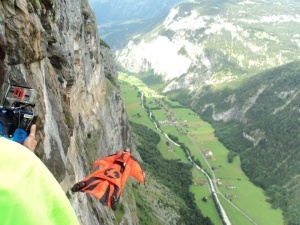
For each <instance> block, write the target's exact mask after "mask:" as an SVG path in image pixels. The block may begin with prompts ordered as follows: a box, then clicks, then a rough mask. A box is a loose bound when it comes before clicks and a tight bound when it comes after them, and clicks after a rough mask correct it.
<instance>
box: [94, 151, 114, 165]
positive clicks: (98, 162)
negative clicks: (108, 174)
mask: <svg viewBox="0 0 300 225" xmlns="http://www.w3.org/2000/svg"><path fill="white" fill-rule="evenodd" d="M115 157H116V154H114V155H110V156H107V157H103V158H100V159H97V160H96V161H95V162H94V163H93V167H96V166H107V165H111V164H113V163H114V161H115Z"/></svg>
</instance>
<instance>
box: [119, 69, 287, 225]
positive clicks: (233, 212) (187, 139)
mask: <svg viewBox="0 0 300 225" xmlns="http://www.w3.org/2000/svg"><path fill="white" fill-rule="evenodd" d="M119 79H120V81H121V90H122V97H123V99H124V101H125V105H126V110H127V114H128V117H129V120H130V121H133V122H135V123H142V124H144V125H146V126H148V127H149V128H151V129H153V130H156V128H155V126H154V124H153V121H151V120H150V119H149V117H148V114H147V112H146V111H145V110H144V109H143V108H142V106H141V98H140V96H139V95H138V92H139V91H141V92H143V94H144V96H145V97H146V105H147V107H148V108H149V109H150V110H151V109H153V110H151V112H152V113H153V115H154V117H155V120H156V121H158V122H161V123H162V124H160V129H161V130H162V131H163V132H165V133H167V134H171V135H174V136H176V137H177V138H178V141H179V142H180V143H184V144H185V146H187V147H188V148H189V150H190V152H191V155H192V156H193V158H194V159H199V161H200V163H201V165H202V168H203V169H205V170H206V171H207V172H208V173H209V174H212V173H213V172H214V173H215V176H216V178H217V179H219V181H220V182H221V183H222V184H221V185H220V187H219V190H220V191H221V193H222V195H224V196H225V195H227V197H228V198H229V199H231V200H230V201H229V200H227V199H225V198H223V197H221V196H220V197H219V199H220V201H221V203H222V205H223V207H224V209H225V211H226V213H227V215H228V217H229V219H230V221H231V222H232V224H233V225H248V224H254V223H253V222H251V221H250V220H249V219H248V218H246V217H245V216H244V215H243V214H242V213H241V212H240V211H239V210H237V209H236V208H234V207H233V206H232V205H231V204H230V203H229V202H231V203H233V204H234V205H235V206H236V207H238V208H239V209H240V210H241V211H242V212H243V213H245V214H247V215H248V216H249V217H250V218H251V220H253V221H255V223H256V224H262V225H269V224H276V225H281V224H284V222H283V216H282V212H281V211H280V210H278V209H277V210H275V209H272V208H271V205H270V204H269V203H268V202H267V197H266V196H265V195H264V192H263V190H262V189H260V188H258V187H256V186H255V185H253V184H252V183H251V182H250V181H249V179H248V177H247V176H246V175H245V174H244V172H243V171H242V170H241V167H240V159H239V157H235V158H234V160H233V162H232V163H228V162H227V154H228V152H229V151H228V149H226V148H225V147H224V146H223V144H222V143H220V142H219V141H218V139H217V138H216V137H215V136H214V130H213V128H212V126H211V125H210V124H208V123H206V122H204V121H202V120H201V118H200V117H199V116H198V115H197V114H195V113H194V112H193V111H192V110H190V109H187V108H178V107H180V105H179V104H178V103H175V102H171V101H170V100H167V99H166V98H165V97H164V96H161V95H158V94H156V93H155V92H154V91H153V90H149V89H148V88H147V86H146V85H144V84H143V83H142V82H141V81H140V80H138V79H136V78H134V77H131V76H127V75H125V74H120V76H119ZM158 108H161V109H158ZM163 121H165V122H166V121H168V123H166V124H164V123H163ZM160 136H161V141H160V143H159V144H158V148H159V151H160V152H161V154H162V155H163V157H164V158H166V159H180V160H182V161H183V162H186V163H189V162H188V160H187V158H186V156H185V153H184V152H183V150H182V149H181V148H180V147H178V146H176V145H174V144H173V143H172V142H170V141H169V140H168V139H167V138H166V137H165V135H163V134H162V133H160ZM167 143H168V144H167ZM207 153H210V157H209V158H208V159H207V161H208V163H209V164H208V163H207V162H206V160H205V159H204V154H207ZM211 168H214V171H212V170H211ZM192 176H193V180H194V182H195V185H193V186H191V187H190V190H191V192H192V193H194V194H195V199H196V203H197V206H198V207H199V208H200V210H201V211H202V213H203V215H205V216H208V217H210V218H211V220H212V221H213V222H214V223H215V224H216V225H218V224H222V222H221V220H220V218H219V216H218V213H217V210H216V209H215V206H214V204H213V201H212V199H211V198H209V195H210V192H209V188H208V186H207V184H205V185H203V186H201V185H200V182H201V181H205V182H206V183H207V180H206V178H205V176H204V175H203V174H202V173H201V171H199V170H197V169H196V168H194V169H193V170H192ZM204 197H208V199H207V201H206V202H205V201H203V198H204Z"/></svg>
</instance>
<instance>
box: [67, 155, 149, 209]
mask: <svg viewBox="0 0 300 225" xmlns="http://www.w3.org/2000/svg"><path fill="white" fill-rule="evenodd" d="M97 166H101V168H100V169H99V170H97V171H96V172H94V173H92V174H91V175H89V176H88V177H86V178H84V179H83V180H82V181H80V182H78V183H77V184H75V185H74V186H73V187H72V188H71V190H72V191H73V192H76V191H81V192H86V193H89V194H92V195H94V196H95V197H96V198H97V199H99V200H100V202H101V203H102V204H103V205H107V206H109V207H111V208H112V209H113V210H116V208H117V205H118V202H119V198H120V195H121V193H122V191H123V189H124V187H125V183H126V181H127V179H128V177H129V176H132V177H134V178H135V179H137V180H138V181H139V182H141V183H143V184H144V183H145V179H144V174H143V170H142V168H141V166H140V164H139V163H138V162H137V161H136V159H134V157H133V156H132V155H131V153H130V152H128V151H120V152H118V153H116V154H114V155H111V156H107V157H104V158H100V159H98V160H96V161H95V162H94V163H93V167H97Z"/></svg>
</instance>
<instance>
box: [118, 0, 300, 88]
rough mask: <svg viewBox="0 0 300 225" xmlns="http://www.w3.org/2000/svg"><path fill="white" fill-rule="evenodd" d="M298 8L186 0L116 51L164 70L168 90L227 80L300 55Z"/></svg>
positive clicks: (131, 63) (138, 64)
mask: <svg viewBox="0 0 300 225" xmlns="http://www.w3.org/2000/svg"><path fill="white" fill-rule="evenodd" d="M299 10H300V4H299V2H297V1H294V0H280V1H276V2H269V1H261V0H255V1H237V0H236V1H197V2H196V1H194V2H188V3H182V4H180V5H178V6H176V7H175V8H173V9H172V10H171V12H170V13H169V15H168V16H167V17H166V18H165V19H164V20H163V21H162V22H161V23H160V24H159V25H158V26H156V28H155V29H152V30H151V31H150V32H148V33H146V34H144V33H141V35H140V36H138V37H135V38H133V39H132V40H131V41H130V42H129V43H128V44H127V46H126V47H125V48H123V49H120V50H118V51H117V53H116V54H117V61H118V63H119V64H120V65H121V66H122V67H123V69H124V70H127V71H130V72H133V73H139V72H145V71H149V72H151V71H153V72H152V74H156V75H160V76H161V77H162V78H163V79H164V80H165V81H167V82H169V85H168V86H167V87H166V88H165V91H168V90H171V89H176V88H182V87H185V88H190V89H195V88H197V87H198V86H202V85H207V84H216V83H223V82H228V81H230V80H234V79H236V78H237V77H238V76H241V75H242V74H246V73H254V72H255V71H259V70H263V69H267V68H272V67H274V66H278V65H282V64H285V63H288V62H291V61H293V60H295V59H299V55H300V54H299V53H300V36H299V32H298V30H299V24H300V14H299Z"/></svg>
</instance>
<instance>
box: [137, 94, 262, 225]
mask: <svg viewBox="0 0 300 225" xmlns="http://www.w3.org/2000/svg"><path fill="white" fill-rule="evenodd" d="M141 102H142V104H141V105H142V108H143V109H144V110H146V111H148V110H147V109H146V108H145V107H144V94H143V93H142V92H141ZM162 109H163V108H162ZM163 110H164V111H165V112H166V110H165V109H163ZM149 119H150V120H151V121H153V123H154V125H155V127H156V129H157V130H158V131H159V132H160V133H162V134H164V135H165V136H166V138H167V139H168V140H169V141H170V142H172V143H173V144H174V145H176V146H180V145H179V144H178V143H176V142H174V141H173V140H172V139H170V138H169V136H168V135H167V134H166V133H164V132H163V131H162V130H161V129H159V127H158V126H157V123H156V121H155V120H154V119H153V118H152V112H151V111H149ZM185 133H186V135H187V136H188V137H189V139H190V141H191V142H192V143H193V145H194V146H195V148H196V149H197V151H199V152H200V154H201V155H202V156H203V159H204V160H205V162H206V164H207V165H208V167H209V168H210V172H211V174H212V176H213V178H211V177H210V176H209V175H208V174H207V173H206V171H205V170H203V169H202V168H201V167H200V166H198V165H196V164H195V163H194V162H193V160H192V159H191V157H190V156H188V159H189V160H190V162H191V163H192V164H193V165H194V166H195V167H196V168H197V169H198V170H200V171H201V172H202V173H203V174H204V175H205V176H206V178H207V179H208V181H209V189H210V191H211V194H212V195H213V196H214V197H215V200H216V203H217V204H218V206H219V209H220V213H221V216H222V218H223V221H224V223H225V224H226V225H231V224H232V223H231V221H230V220H229V217H228V216H227V214H226V211H225V210H224V208H223V206H222V204H221V202H220V200H219V196H221V197H222V198H224V199H225V200H226V201H227V202H228V203H229V204H231V205H232V206H233V207H234V208H235V209H236V210H237V211H239V212H240V213H241V214H242V215H243V216H245V217H246V218H247V219H248V220H249V221H251V222H252V223H253V224H255V225H257V223H256V222H255V221H254V220H253V219H252V218H251V217H250V216H248V215H247V214H246V213H245V212H243V211H242V210H241V209H240V208H238V207H237V206H236V205H235V204H233V203H232V202H231V201H229V200H228V199H227V198H226V197H225V196H224V195H223V194H222V193H221V192H220V191H219V189H218V185H217V179H216V176H215V173H214V171H213V170H212V169H211V166H210V164H209V162H208V161H207V159H206V157H205V156H204V155H203V153H202V152H201V151H200V149H199V148H198V146H197V144H196V143H195V142H194V140H193V139H192V138H191V136H190V135H189V134H188V133H187V132H185Z"/></svg>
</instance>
